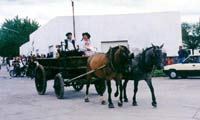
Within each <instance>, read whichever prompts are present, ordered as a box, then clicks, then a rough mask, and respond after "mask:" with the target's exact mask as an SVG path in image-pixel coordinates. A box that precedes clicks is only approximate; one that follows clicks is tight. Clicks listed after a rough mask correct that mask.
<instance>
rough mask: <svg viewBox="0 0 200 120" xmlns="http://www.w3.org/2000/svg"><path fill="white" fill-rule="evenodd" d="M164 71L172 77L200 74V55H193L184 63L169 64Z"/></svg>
mask: <svg viewBox="0 0 200 120" xmlns="http://www.w3.org/2000/svg"><path fill="white" fill-rule="evenodd" d="M163 71H164V73H165V74H167V75H168V76H169V77H170V78H171V79H176V78H178V77H181V78H187V77H188V76H200V55H191V56H189V57H187V58H186V59H185V60H184V62H183V63H178V64H173V65H167V66H165V67H164V70H163Z"/></svg>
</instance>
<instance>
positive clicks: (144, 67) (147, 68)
mask: <svg viewBox="0 0 200 120" xmlns="http://www.w3.org/2000/svg"><path fill="white" fill-rule="evenodd" d="M151 48H152V47H151ZM151 48H148V49H146V50H144V51H143V52H142V54H141V56H140V57H139V64H138V65H139V68H140V69H141V70H142V71H143V72H151V71H152V70H153V65H152V64H147V63H146V51H147V50H150V49H151ZM151 59H153V58H151ZM140 61H141V62H140ZM152 61H153V60H152Z"/></svg>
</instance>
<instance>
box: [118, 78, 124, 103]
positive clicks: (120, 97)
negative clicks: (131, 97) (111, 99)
mask: <svg viewBox="0 0 200 120" xmlns="http://www.w3.org/2000/svg"><path fill="white" fill-rule="evenodd" d="M119 89H120V96H119V102H118V106H119V107H122V106H123V101H122V92H123V86H122V80H119Z"/></svg>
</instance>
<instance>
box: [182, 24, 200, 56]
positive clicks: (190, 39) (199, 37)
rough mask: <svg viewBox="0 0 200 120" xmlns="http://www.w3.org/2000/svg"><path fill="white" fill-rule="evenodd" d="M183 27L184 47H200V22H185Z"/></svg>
mask: <svg viewBox="0 0 200 120" xmlns="http://www.w3.org/2000/svg"><path fill="white" fill-rule="evenodd" d="M181 27H182V40H183V44H184V47H186V48H187V49H192V54H194V50H195V49H197V48H199V47H200V24H199V23H198V24H188V23H183V24H182V25H181Z"/></svg>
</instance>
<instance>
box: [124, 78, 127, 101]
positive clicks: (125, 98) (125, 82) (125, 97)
mask: <svg viewBox="0 0 200 120" xmlns="http://www.w3.org/2000/svg"><path fill="white" fill-rule="evenodd" d="M127 83H128V80H124V84H123V89H124V102H128V98H127V95H126V86H127Z"/></svg>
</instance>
